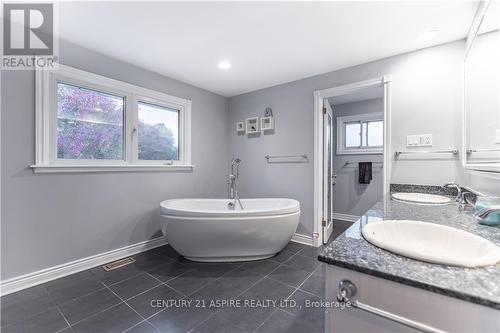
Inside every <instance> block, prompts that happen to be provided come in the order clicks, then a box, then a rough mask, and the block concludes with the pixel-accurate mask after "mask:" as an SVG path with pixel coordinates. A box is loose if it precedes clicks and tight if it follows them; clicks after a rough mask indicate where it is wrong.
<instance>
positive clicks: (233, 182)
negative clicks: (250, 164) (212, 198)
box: [227, 158, 243, 209]
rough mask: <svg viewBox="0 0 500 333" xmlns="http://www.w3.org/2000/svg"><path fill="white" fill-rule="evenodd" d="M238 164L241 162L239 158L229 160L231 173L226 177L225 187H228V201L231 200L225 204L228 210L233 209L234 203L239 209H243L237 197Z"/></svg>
mask: <svg viewBox="0 0 500 333" xmlns="http://www.w3.org/2000/svg"><path fill="white" fill-rule="evenodd" d="M240 163H241V160H240V159H239V158H233V159H232V160H231V173H230V174H229V175H228V176H227V185H228V189H227V192H228V197H229V200H231V201H230V202H229V203H228V204H227V206H228V208H229V209H235V208H236V203H238V204H239V205H240V208H241V209H243V205H242V204H241V200H240V197H239V195H238V182H239V173H240Z"/></svg>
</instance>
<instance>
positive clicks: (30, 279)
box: [0, 237, 167, 296]
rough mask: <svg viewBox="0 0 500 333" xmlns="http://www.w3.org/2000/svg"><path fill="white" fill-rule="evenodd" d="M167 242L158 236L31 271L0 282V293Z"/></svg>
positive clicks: (34, 284) (14, 290)
mask: <svg viewBox="0 0 500 333" xmlns="http://www.w3.org/2000/svg"><path fill="white" fill-rule="evenodd" d="M165 244H167V241H166V239H165V238H164V237H158V238H154V239H151V240H147V241H144V242H140V243H137V244H133V245H128V246H125V247H122V248H119V249H116V250H111V251H108V252H104V253H99V254H96V255H93V256H90V257H87V258H83V259H78V260H75V261H71V262H68V263H66V264H62V265H58V266H54V267H49V268H46V269H42V270H39V271H36V272H33V273H28V274H25V275H21V276H16V277H14V278H10V279H8V280H5V281H1V282H0V295H1V296H4V295H7V294H10V293H13V292H16V291H19V290H22V289H26V288H29V287H33V286H36V285H38V284H42V283H44V282H48V281H52V280H55V279H59V278H61V277H64V276H67V275H71V274H74V273H78V272H81V271H84V270H86V269H89V268H92V267H95V266H100V265H104V264H106V263H109V262H112V261H115V260H118V259H121V258H123V257H127V256H131V255H134V254H137V253H140V252H143V251H146V250H150V249H153V248H155V247H158V246H162V245H165Z"/></svg>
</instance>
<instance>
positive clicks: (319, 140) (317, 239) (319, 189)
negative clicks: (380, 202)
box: [313, 75, 392, 247]
mask: <svg viewBox="0 0 500 333" xmlns="http://www.w3.org/2000/svg"><path fill="white" fill-rule="evenodd" d="M391 81H392V78H391V76H390V75H384V76H382V77H378V78H375V79H371V80H366V81H360V82H355V83H350V84H346V85H341V86H336V87H333V88H328V89H322V90H315V91H314V228H313V230H314V232H313V243H314V246H316V247H318V246H321V245H322V239H323V228H322V224H321V222H322V220H323V100H324V99H325V98H330V97H335V96H340V95H346V94H352V93H355V92H358V91H360V90H363V89H366V88H374V87H383V88H384V97H383V98H384V168H383V170H384V172H383V184H384V188H383V194H384V195H385V194H387V193H388V192H389V181H390V175H391V162H392V155H391V131H390V129H391ZM334 146H335V145H334Z"/></svg>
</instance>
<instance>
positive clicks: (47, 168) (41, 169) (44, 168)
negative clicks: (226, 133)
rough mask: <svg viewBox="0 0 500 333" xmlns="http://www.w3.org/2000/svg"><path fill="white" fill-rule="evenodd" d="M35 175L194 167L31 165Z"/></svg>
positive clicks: (185, 169)
mask: <svg viewBox="0 0 500 333" xmlns="http://www.w3.org/2000/svg"><path fill="white" fill-rule="evenodd" d="M30 167H31V168H32V169H33V172H34V173H82V172H101V173H102V172H172V171H173V172H182V171H193V169H194V165H31V166H30Z"/></svg>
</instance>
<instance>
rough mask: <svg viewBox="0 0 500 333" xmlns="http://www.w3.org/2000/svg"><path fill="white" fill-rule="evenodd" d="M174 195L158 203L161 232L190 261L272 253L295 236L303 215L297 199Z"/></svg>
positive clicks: (256, 257) (261, 256)
mask: <svg viewBox="0 0 500 333" xmlns="http://www.w3.org/2000/svg"><path fill="white" fill-rule="evenodd" d="M229 201H230V200H229V199H172V200H165V201H162V202H161V203H160V214H161V215H162V216H163V217H164V223H163V225H162V231H163V234H164V235H165V236H166V238H167V241H168V242H169V243H170V245H171V246H172V247H173V248H174V249H175V250H176V251H177V252H179V253H180V254H181V255H183V256H184V257H186V258H187V259H190V260H194V261H205V262H228V261H248V260H259V259H266V258H270V257H272V256H274V255H275V254H276V253H278V252H279V251H281V249H283V247H285V245H286V244H287V243H288V242H289V241H290V239H291V238H292V236H293V234H294V232H295V230H296V228H297V224H298V223H299V217H300V204H299V202H298V201H297V200H293V199H241V202H242V204H243V208H244V209H241V208H240V207H237V208H236V209H234V210H230V209H229V208H228V203H229Z"/></svg>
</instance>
